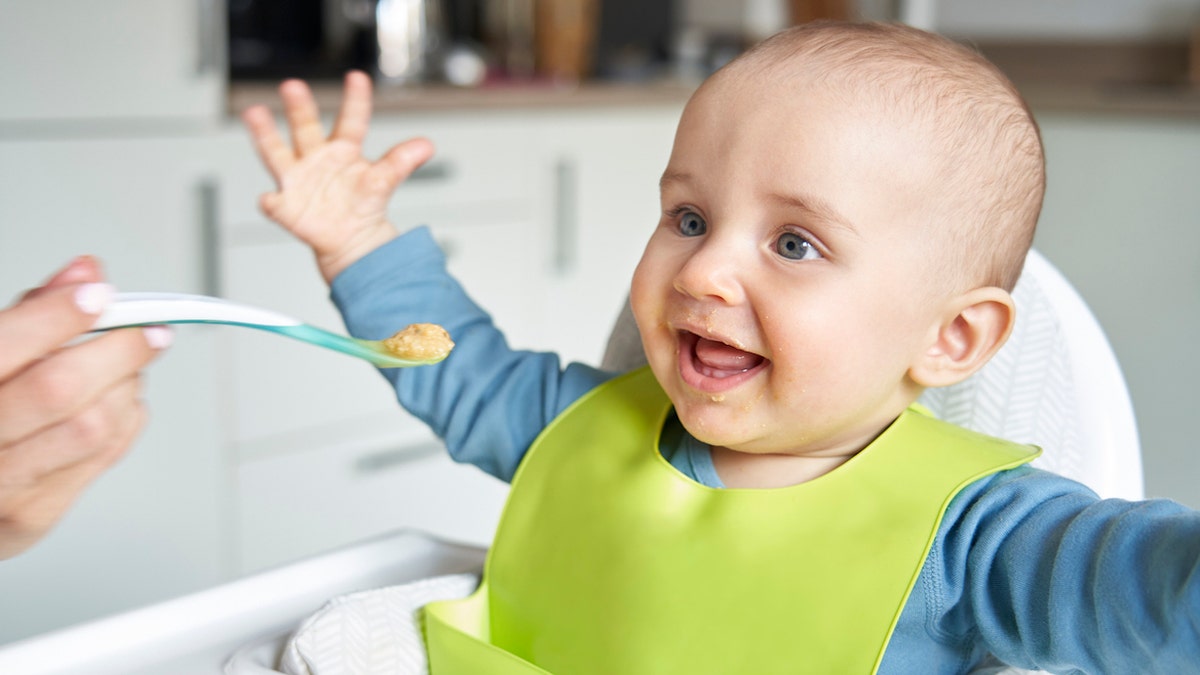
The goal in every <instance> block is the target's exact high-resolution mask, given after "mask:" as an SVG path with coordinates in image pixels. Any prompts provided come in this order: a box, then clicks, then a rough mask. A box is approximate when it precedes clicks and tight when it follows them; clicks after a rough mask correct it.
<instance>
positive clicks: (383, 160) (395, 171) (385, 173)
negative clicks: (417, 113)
mask: <svg viewBox="0 0 1200 675" xmlns="http://www.w3.org/2000/svg"><path fill="white" fill-rule="evenodd" d="M433 151H434V149H433V143H432V142H431V141H430V140H429V139H427V138H410V139H408V140H407V141H404V142H403V143H401V144H399V145H397V146H395V147H393V148H392V149H391V150H388V151H387V154H385V155H384V156H383V157H380V158H379V161H377V162H375V163H374V164H372V165H371V169H370V171H369V173H368V176H367V179H368V180H369V181H371V184H372V185H376V186H383V187H386V189H387V191H388V192H390V191H391V190H394V189H395V188H396V186H398V185H400V183H403V182H404V181H405V180H406V179H408V177H409V176H411V175H412V173H413V172H414V171H416V170H417V169H418V168H419V167H420V166H421V165H422V164H424V163H425V162H428V161H429V159H430V158H431V157H433Z"/></svg>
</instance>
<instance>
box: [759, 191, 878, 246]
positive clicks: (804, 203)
mask: <svg viewBox="0 0 1200 675" xmlns="http://www.w3.org/2000/svg"><path fill="white" fill-rule="evenodd" d="M767 199H769V200H770V201H773V202H775V203H777V204H780V205H781V206H785V207H788V208H793V209H799V210H801V211H805V212H806V213H809V214H811V215H813V216H814V217H816V218H818V219H820V220H822V221H824V222H826V223H828V224H830V225H833V226H835V227H839V228H841V229H843V230H845V231H846V232H847V233H849V234H853V235H855V236H858V230H857V229H855V227H854V223H852V222H850V219H849V218H846V217H845V216H843V215H842V214H841V213H839V212H838V210H837V209H835V208H833V205H832V204H830V203H829V202H827V201H825V200H824V199H821V198H820V197H816V196H814V195H803V194H781V193H772V194H769V195H767Z"/></svg>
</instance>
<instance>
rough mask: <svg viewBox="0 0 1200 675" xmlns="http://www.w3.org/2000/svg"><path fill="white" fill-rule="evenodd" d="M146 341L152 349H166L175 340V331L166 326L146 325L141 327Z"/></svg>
mask: <svg viewBox="0 0 1200 675" xmlns="http://www.w3.org/2000/svg"><path fill="white" fill-rule="evenodd" d="M142 335H144V336H146V343H147V344H149V345H150V346H151V347H153V348H154V349H166V348H167V347H170V346H171V343H172V342H174V341H175V331H173V330H171V329H170V328H167V327H166V326H146V327H145V328H142Z"/></svg>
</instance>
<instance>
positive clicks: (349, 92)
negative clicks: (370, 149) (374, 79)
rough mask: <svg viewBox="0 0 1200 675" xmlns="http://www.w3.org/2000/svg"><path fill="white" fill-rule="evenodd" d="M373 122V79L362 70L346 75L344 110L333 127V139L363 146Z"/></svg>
mask: <svg viewBox="0 0 1200 675" xmlns="http://www.w3.org/2000/svg"><path fill="white" fill-rule="evenodd" d="M370 121H371V78H370V77H368V76H367V74H366V73H364V72H362V71H360V70H352V71H350V72H349V73H346V82H345V85H344V87H343V93H342V108H341V111H340V112H339V113H338V119H337V123H336V124H334V126H333V135H332V138H334V139H340V140H346V141H350V142H351V143H354V144H355V145H361V144H362V142H363V139H364V138H366V136H367V125H368V124H369V123H370Z"/></svg>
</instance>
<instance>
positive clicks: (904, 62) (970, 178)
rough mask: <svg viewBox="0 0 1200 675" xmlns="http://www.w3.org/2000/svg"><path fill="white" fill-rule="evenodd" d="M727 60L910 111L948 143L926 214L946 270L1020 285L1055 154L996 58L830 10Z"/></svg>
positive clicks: (984, 281) (971, 279)
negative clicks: (1049, 157) (836, 17)
mask: <svg viewBox="0 0 1200 675" xmlns="http://www.w3.org/2000/svg"><path fill="white" fill-rule="evenodd" d="M779 67H782V70H780V69H779ZM728 68H729V69H731V70H732V71H733V72H735V73H736V72H738V71H739V70H740V69H743V68H749V69H753V70H758V69H763V70H764V71H766V70H768V69H769V70H770V72H773V73H774V72H782V73H783V74H785V75H791V74H795V75H800V76H802V77H803V78H804V79H805V81H808V82H818V83H820V84H821V85H822V86H829V87H831V88H832V91H835V92H839V93H841V94H844V95H845V96H847V97H848V98H847V99H846V100H847V103H848V104H849V105H863V104H864V102H866V103H869V104H870V105H874V106H880V107H884V108H885V110H886V112H887V113H888V114H891V115H907V118H906V119H907V120H909V121H911V122H912V123H913V128H914V129H915V130H916V131H915V133H927V134H931V141H932V142H934V143H936V144H938V145H937V146H935V147H937V149H938V150H939V151H940V153H941V158H940V160H939V162H938V165H939V171H938V172H937V174H938V175H935V176H931V177H930V181H931V184H930V190H929V197H930V207H929V211H928V214H927V216H926V217H928V219H929V221H930V225H931V232H930V234H931V236H933V237H941V238H942V239H943V240H944V241H945V242H946V243H947V244H948V252H949V254H948V255H944V256H940V263H939V264H940V265H942V266H943V270H942V271H944V272H945V274H946V278H947V279H949V280H951V283H953V285H954V286H956V287H960V288H962V287H973V286H980V285H990V286H1000V287H1002V288H1005V289H1006V290H1012V287H1013V285H1015V284H1016V281H1017V277H1018V276H1020V273H1021V268H1022V266H1023V265H1024V262H1025V255H1026V253H1027V252H1028V251H1029V247H1030V245H1031V244H1032V242H1033V234H1034V230H1035V228H1036V225H1037V219H1038V215H1039V213H1040V212H1041V208H1042V196H1043V194H1044V193H1045V182H1046V172H1045V155H1044V152H1043V149H1042V141H1041V134H1040V132H1039V130H1038V127H1037V123H1036V122H1035V121H1034V119H1033V114H1032V112H1030V110H1029V106H1028V105H1027V104H1026V103H1025V101H1024V99H1022V97H1021V95H1020V94H1019V93H1018V92H1017V89H1016V87H1015V86H1014V85H1013V84H1012V82H1010V81H1009V79H1008V78H1007V77H1005V76H1004V74H1003V73H1001V72H1000V70H999V69H998V68H996V67H995V66H994V65H993V64H991V63H990V62H989V61H988V60H987V59H985V58H984V57H983V56H981V55H979V54H978V53H976V52H974V51H972V50H971V49H968V48H967V47H965V46H963V45H961V44H958V43H957V42H954V41H952V40H949V39H947V38H944V37H941V36H939V35H935V34H932V33H927V32H925V31H921V30H917V29H915V28H911V27H908V26H904V25H900V24H884V23H848V22H825V21H819V22H813V23H807V24H802V25H800V26H795V27H793V28H790V29H788V30H785V31H782V32H780V33H778V34H776V35H774V36H772V37H770V38H767V39H766V40H764V41H762V42H760V43H759V44H757V45H755V46H754V47H753V48H751V49H750V50H748V51H747V52H746V53H744V54H743V55H741V56H740V57H738V58H737V59H736V60H735V61H734V62H733V63H731V64H730V65H729V66H728Z"/></svg>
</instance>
